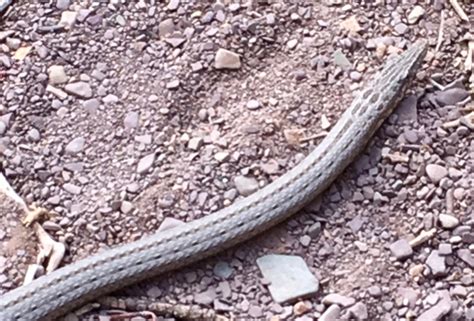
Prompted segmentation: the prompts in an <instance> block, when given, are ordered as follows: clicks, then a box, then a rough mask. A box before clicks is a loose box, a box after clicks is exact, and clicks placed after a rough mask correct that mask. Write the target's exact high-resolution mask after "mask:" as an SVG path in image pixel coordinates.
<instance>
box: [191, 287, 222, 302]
mask: <svg viewBox="0 0 474 321" xmlns="http://www.w3.org/2000/svg"><path fill="white" fill-rule="evenodd" d="M216 298H217V295H216V291H215V290H214V289H212V288H210V289H207V291H204V292H201V293H197V294H195V295H194V302H196V303H197V304H202V305H210V304H212V302H214V300H215V299H216Z"/></svg>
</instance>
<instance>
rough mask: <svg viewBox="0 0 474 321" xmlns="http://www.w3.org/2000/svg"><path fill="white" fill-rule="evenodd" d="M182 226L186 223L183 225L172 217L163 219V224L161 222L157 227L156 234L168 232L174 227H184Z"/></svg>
mask: <svg viewBox="0 0 474 321" xmlns="http://www.w3.org/2000/svg"><path fill="white" fill-rule="evenodd" d="M184 224H186V223H184V222H183V221H180V220H178V219H175V218H173V217H165V219H164V220H163V222H161V224H160V227H158V230H157V232H162V231H166V230H170V229H173V228H175V227H178V226H181V225H184Z"/></svg>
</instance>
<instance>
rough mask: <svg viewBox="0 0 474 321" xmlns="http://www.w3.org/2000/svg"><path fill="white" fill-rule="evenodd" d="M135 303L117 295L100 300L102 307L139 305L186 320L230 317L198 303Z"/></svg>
mask: <svg viewBox="0 0 474 321" xmlns="http://www.w3.org/2000/svg"><path fill="white" fill-rule="evenodd" d="M133 301H134V302H133V304H129V302H130V300H128V299H127V300H124V299H120V298H115V297H104V298H101V299H100V300H99V303H100V305H101V307H102V308H105V309H120V310H125V309H126V310H131V311H133V310H136V309H137V307H139V308H140V309H142V308H143V307H145V308H144V310H147V313H152V314H157V315H162V316H173V317H175V318H180V319H185V320H209V321H212V320H214V321H229V318H227V317H225V316H223V315H219V314H217V313H216V312H215V311H214V310H212V309H207V308H202V307H200V306H198V305H184V304H171V303H160V302H152V301H151V300H145V299H138V300H133Z"/></svg>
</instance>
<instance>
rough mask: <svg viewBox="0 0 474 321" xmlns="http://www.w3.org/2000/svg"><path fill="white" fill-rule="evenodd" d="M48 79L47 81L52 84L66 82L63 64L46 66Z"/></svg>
mask: <svg viewBox="0 0 474 321" xmlns="http://www.w3.org/2000/svg"><path fill="white" fill-rule="evenodd" d="M48 79H49V83H50V84H53V85H57V84H64V83H66V82H67V80H68V77H67V75H66V72H65V71H64V66H60V65H52V66H51V67H49V68H48Z"/></svg>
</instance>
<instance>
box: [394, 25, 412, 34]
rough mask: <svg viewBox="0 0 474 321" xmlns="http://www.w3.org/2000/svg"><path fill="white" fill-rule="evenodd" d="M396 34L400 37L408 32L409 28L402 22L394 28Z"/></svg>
mask: <svg viewBox="0 0 474 321" xmlns="http://www.w3.org/2000/svg"><path fill="white" fill-rule="evenodd" d="M393 29H394V30H395V32H396V33H397V34H399V35H403V34H405V33H406V32H407V31H408V26H407V25H406V24H404V23H402V22H400V23H398V24H396V25H395V27H394V28H393Z"/></svg>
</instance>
